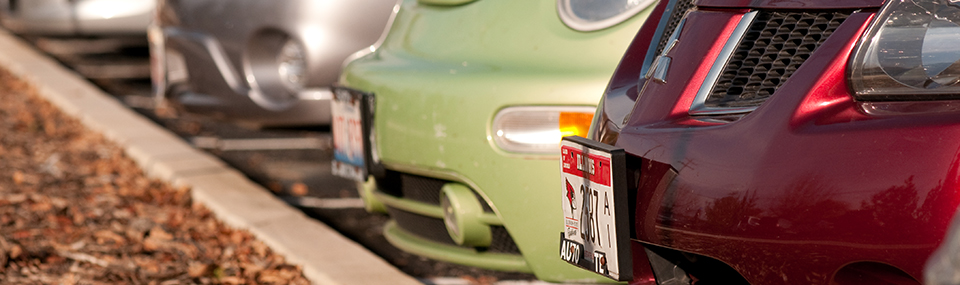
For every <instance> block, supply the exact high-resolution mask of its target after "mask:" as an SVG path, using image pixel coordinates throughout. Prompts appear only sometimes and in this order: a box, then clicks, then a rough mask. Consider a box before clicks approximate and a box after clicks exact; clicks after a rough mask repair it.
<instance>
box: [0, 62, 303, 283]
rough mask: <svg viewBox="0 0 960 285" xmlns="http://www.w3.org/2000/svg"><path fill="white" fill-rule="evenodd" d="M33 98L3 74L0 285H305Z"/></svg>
mask: <svg viewBox="0 0 960 285" xmlns="http://www.w3.org/2000/svg"><path fill="white" fill-rule="evenodd" d="M33 93H34V90H33V89H32V88H31V87H30V86H29V85H27V84H25V83H23V82H22V81H19V80H17V79H16V78H14V77H13V76H12V75H10V73H8V72H6V71H5V70H0V134H3V139H2V140H0V153H2V154H3V159H0V173H3V176H2V177H0V238H2V240H0V241H2V242H0V256H2V257H3V258H0V283H3V284H118V283H119V284H211V283H220V284H260V283H262V282H260V281H258V279H257V278H258V275H259V272H261V271H263V270H274V271H277V272H279V273H282V274H275V275H274V277H272V278H274V279H273V280H275V281H277V282H276V283H278V284H307V283H306V281H305V280H306V279H304V278H303V275H302V273H300V271H299V269H296V267H293V266H290V265H289V264H287V263H285V262H283V260H284V258H283V257H281V256H279V255H276V254H274V253H273V252H272V251H270V250H269V248H266V247H265V246H264V245H263V244H262V243H260V242H258V241H256V240H255V239H254V238H253V237H252V236H251V235H250V234H249V233H247V232H245V231H238V230H234V229H231V228H229V227H226V226H225V225H223V224H222V223H221V222H219V221H217V220H216V219H215V217H214V216H213V215H212V214H211V213H210V211H209V210H207V209H206V208H204V207H203V206H202V205H199V204H194V203H193V201H192V200H191V198H190V197H191V196H190V190H189V189H186V188H174V187H171V186H169V185H166V184H164V183H162V182H160V181H156V180H151V179H148V178H146V177H144V175H143V172H142V171H141V170H140V169H139V168H138V167H137V166H136V163H134V162H133V161H132V160H130V159H128V158H127V157H126V156H125V155H124V154H123V153H124V152H123V149H122V148H120V147H118V146H116V145H113V144H111V143H109V142H108V141H107V140H106V139H104V138H103V136H101V135H99V134H96V133H93V132H89V131H87V130H86V129H84V127H83V126H82V125H81V124H80V123H79V122H78V121H76V120H74V119H72V118H69V117H66V116H64V115H63V114H61V113H60V112H59V111H58V110H57V109H56V108H55V107H53V106H52V105H50V104H49V103H47V102H45V101H43V100H41V99H39V97H37V96H36V95H35V94H33ZM241 253H242V254H241ZM2 259H5V261H4V260H2ZM213 265H221V266H223V267H224V268H217V270H214V266H213ZM291 270H293V271H291ZM268 279H269V278H268Z"/></svg>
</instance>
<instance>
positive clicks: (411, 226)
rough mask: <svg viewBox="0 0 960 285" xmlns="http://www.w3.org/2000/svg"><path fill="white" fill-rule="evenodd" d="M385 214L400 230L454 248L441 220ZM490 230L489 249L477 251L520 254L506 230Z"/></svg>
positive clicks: (399, 212)
mask: <svg viewBox="0 0 960 285" xmlns="http://www.w3.org/2000/svg"><path fill="white" fill-rule="evenodd" d="M387 212H388V213H389V214H390V217H391V218H393V220H394V221H397V225H398V226H400V228H402V229H404V230H405V231H407V232H409V233H412V234H414V235H417V236H419V237H422V238H425V239H428V240H431V241H434V242H438V243H442V244H447V245H454V246H456V243H455V242H454V241H453V239H451V238H450V234H448V233H447V227H446V226H445V225H444V224H443V219H439V218H433V217H427V216H422V215H418V214H414V213H410V212H407V211H403V210H400V209H397V208H393V207H387ZM490 230H491V231H492V234H493V240H492V241H491V242H490V247H489V248H479V249H477V250H481V251H487V252H497V253H508V254H520V249H519V248H517V244H516V243H514V242H513V238H512V237H510V233H508V232H507V229H506V228H504V227H502V226H491V227H490Z"/></svg>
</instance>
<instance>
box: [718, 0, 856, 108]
mask: <svg viewBox="0 0 960 285" xmlns="http://www.w3.org/2000/svg"><path fill="white" fill-rule="evenodd" d="M850 14H851V12H813V13H811V12H781V11H760V12H759V13H758V14H757V16H756V18H754V20H753V23H751V24H750V27H749V29H748V30H747V32H746V34H744V36H743V39H741V40H740V43H739V45H738V46H737V49H736V50H735V51H734V53H733V54H732V55H731V57H730V60H729V61H728V62H727V65H726V67H724V69H723V72H721V73H720V77H719V78H718V80H717V83H716V85H715V86H714V88H713V91H712V92H710V95H709V96H708V97H707V100H706V102H704V103H705V104H704V105H706V106H707V107H719V108H723V107H756V106H759V105H760V104H761V103H763V102H764V101H766V100H767V98H769V97H770V96H771V95H773V93H774V92H775V91H776V90H777V89H778V88H780V86H782V85H783V83H784V82H786V81H787V79H788V78H790V75H792V74H793V72H794V71H796V70H797V68H799V67H800V65H801V64H803V62H804V61H806V60H807V58H809V57H810V55H811V54H813V52H814V51H815V50H816V49H817V47H820V44H822V43H823V42H824V41H826V40H827V38H828V37H829V36H830V34H832V33H833V31H834V30H836V29H837V27H839V26H840V24H841V23H843V20H845V19H846V18H847V17H849V16H850Z"/></svg>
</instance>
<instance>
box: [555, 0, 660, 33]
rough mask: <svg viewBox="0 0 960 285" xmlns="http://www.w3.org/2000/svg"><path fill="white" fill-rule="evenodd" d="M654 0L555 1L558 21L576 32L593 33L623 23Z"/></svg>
mask: <svg viewBox="0 0 960 285" xmlns="http://www.w3.org/2000/svg"><path fill="white" fill-rule="evenodd" d="M654 1H655V0H557V11H558V12H559V13H560V19H561V20H563V22H564V23H565V24H567V26H569V27H570V28H573V29H574V30H578V31H585V32H586V31H595V30H599V29H603V28H607V27H610V26H613V25H616V24H619V23H620V22H623V21H625V20H627V19H629V18H630V17H633V15H636V14H637V13H639V12H640V10H643V9H644V8H646V7H647V6H650V4H651V3H653V2H654Z"/></svg>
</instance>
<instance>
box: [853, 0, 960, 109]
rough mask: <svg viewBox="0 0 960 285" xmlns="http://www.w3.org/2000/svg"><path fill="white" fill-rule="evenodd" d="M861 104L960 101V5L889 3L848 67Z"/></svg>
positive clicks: (915, 0)
mask: <svg viewBox="0 0 960 285" xmlns="http://www.w3.org/2000/svg"><path fill="white" fill-rule="evenodd" d="M849 79H850V85H851V87H852V88H853V91H854V93H855V94H856V97H857V99H859V100H864V101H880V100H939V99H960V84H958V83H960V3H956V2H955V1H948V0H933V1H929V0H928V1H923V0H894V1H888V3H887V4H886V6H884V7H883V9H882V10H881V11H880V13H879V14H878V15H877V17H876V19H875V20H874V22H873V23H872V24H871V26H870V28H869V29H868V30H867V32H866V33H865V34H864V35H863V38H861V40H860V43H859V46H858V47H857V50H856V51H855V53H854V57H853V59H852V60H851V62H850V74H849Z"/></svg>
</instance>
